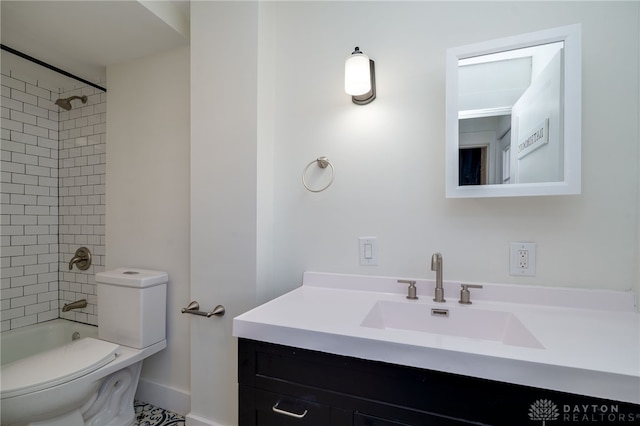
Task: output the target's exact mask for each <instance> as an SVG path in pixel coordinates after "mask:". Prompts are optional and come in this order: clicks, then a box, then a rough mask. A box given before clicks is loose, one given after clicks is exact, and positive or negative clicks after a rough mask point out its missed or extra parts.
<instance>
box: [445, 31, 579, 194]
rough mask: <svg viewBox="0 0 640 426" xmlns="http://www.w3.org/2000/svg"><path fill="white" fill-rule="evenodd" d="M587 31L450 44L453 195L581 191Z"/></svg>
mask: <svg viewBox="0 0 640 426" xmlns="http://www.w3.org/2000/svg"><path fill="white" fill-rule="evenodd" d="M580 34H581V31H580V25H579V24H576V25H571V26H566V27H560V28H553V29H549V30H544V31H539V32H535V33H529V34H523V35H519V36H514V37H509V38H505V39H499V40H492V41H488V42H483V43H477V44H472V45H467V46H461V47H456V48H451V49H447V54H446V72H447V76H446V77H447V82H446V195H447V198H465V197H472V198H476V197H513V196H533V195H562V194H579V193H580V191H581V103H582V98H581V84H582V83H581V40H580V36H581V35H580Z"/></svg>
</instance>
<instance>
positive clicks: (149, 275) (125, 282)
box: [96, 268, 169, 288]
mask: <svg viewBox="0 0 640 426" xmlns="http://www.w3.org/2000/svg"><path fill="white" fill-rule="evenodd" d="M167 281H169V275H168V274H167V273H166V272H163V271H152V270H150V269H140V268H116V269H112V270H110V271H104V272H98V273H97V274H96V282H98V283H102V284H113V285H119V286H124V287H136V288H144V287H153V286H155V285H159V284H164V283H166V282H167Z"/></svg>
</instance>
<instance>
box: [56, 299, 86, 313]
mask: <svg viewBox="0 0 640 426" xmlns="http://www.w3.org/2000/svg"><path fill="white" fill-rule="evenodd" d="M86 307H87V299H80V300H76V301H75V302H71V303H65V304H64V306H63V307H62V312H69V311H70V310H72V309H82V308H86Z"/></svg>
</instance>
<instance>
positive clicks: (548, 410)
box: [529, 399, 560, 426]
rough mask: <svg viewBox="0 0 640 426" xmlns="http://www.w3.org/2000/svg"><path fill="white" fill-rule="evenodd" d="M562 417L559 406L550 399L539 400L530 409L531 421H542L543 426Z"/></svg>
mask: <svg viewBox="0 0 640 426" xmlns="http://www.w3.org/2000/svg"><path fill="white" fill-rule="evenodd" d="M558 417H560V412H559V411H558V406H557V405H556V404H554V403H553V402H552V401H550V400H548V399H539V400H537V401H536V402H534V403H533V404H531V407H529V418H530V419H531V420H542V426H544V425H545V422H546V421H547V420H557V419H558Z"/></svg>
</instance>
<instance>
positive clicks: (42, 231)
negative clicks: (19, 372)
mask: <svg viewBox="0 0 640 426" xmlns="http://www.w3.org/2000/svg"><path fill="white" fill-rule="evenodd" d="M1 83H2V146H1V148H2V163H1V165H2V168H1V169H0V172H1V174H2V183H1V184H2V188H1V192H2V214H1V217H2V255H1V256H2V257H1V259H2V272H1V274H0V277H1V282H2V292H1V294H0V298H1V303H2V305H1V308H2V311H1V316H0V319H1V320H2V330H3V331H4V330H7V329H11V328H18V327H22V326H25V325H29V324H33V323H36V322H42V321H47V320H49V319H53V318H57V317H58V111H57V109H58V107H57V106H55V105H54V103H53V102H52V96H53V95H52V91H51V90H50V89H49V88H47V87H42V86H39V85H38V82H37V81H33V80H30V79H28V78H24V77H19V76H14V77H12V76H9V75H4V74H3V75H2V78H1Z"/></svg>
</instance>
